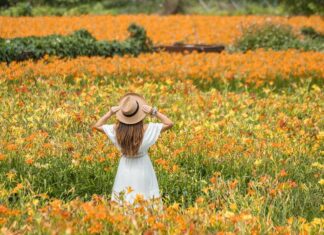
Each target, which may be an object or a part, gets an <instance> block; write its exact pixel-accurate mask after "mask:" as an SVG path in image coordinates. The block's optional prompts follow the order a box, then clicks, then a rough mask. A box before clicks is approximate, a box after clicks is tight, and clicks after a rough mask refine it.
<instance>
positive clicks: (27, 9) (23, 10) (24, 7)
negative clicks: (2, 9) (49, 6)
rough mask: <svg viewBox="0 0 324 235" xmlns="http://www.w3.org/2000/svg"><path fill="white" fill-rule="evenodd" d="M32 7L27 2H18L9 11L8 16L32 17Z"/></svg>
mask: <svg viewBox="0 0 324 235" xmlns="http://www.w3.org/2000/svg"><path fill="white" fill-rule="evenodd" d="M32 9H33V7H32V5H31V4H30V3H29V2H20V3H18V4H17V5H15V6H14V7H11V8H10V10H9V12H8V13H9V15H10V16H32V15H33V13H32Z"/></svg>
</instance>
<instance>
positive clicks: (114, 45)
mask: <svg viewBox="0 0 324 235" xmlns="http://www.w3.org/2000/svg"><path fill="white" fill-rule="evenodd" d="M128 31H129V32H130V37H129V38H128V39H126V40H124V41H121V42H119V41H97V40H96V39H95V38H94V37H93V36H92V35H91V34H90V33H89V32H88V31H87V30H84V29H82V30H78V31H75V32H74V33H72V34H70V35H66V36H64V35H57V34H53V35H49V36H45V37H35V36H30V37H23V38H13V39H3V38H0V61H6V62H7V63H10V62H12V61H22V60H27V59H34V60H37V59H40V58H42V57H44V56H45V55H55V56H58V57H60V58H65V57H72V58H74V57H77V56H103V57H111V56H114V55H124V54H131V55H135V56H136V55H138V54H140V53H141V52H147V51H150V50H151V48H152V42H151V40H150V39H149V38H148V37H147V36H146V31H145V29H143V28H142V27H140V26H138V25H135V24H131V25H130V26H129V27H128Z"/></svg>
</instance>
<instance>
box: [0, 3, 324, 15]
mask: <svg viewBox="0 0 324 235" xmlns="http://www.w3.org/2000/svg"><path fill="white" fill-rule="evenodd" d="M323 12H324V4H323V0H0V15H7V16H36V15H82V14H96V15H100V14H138V13H146V14H165V15H168V14H207V15H208V14H211V15H246V14H263V15H264V14H271V15H312V14H319V15H323Z"/></svg>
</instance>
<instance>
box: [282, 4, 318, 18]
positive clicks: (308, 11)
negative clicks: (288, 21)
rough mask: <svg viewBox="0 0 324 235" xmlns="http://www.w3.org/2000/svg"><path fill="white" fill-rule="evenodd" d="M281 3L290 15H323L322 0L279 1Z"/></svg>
mask: <svg viewBox="0 0 324 235" xmlns="http://www.w3.org/2000/svg"><path fill="white" fill-rule="evenodd" d="M281 2H282V3H283V4H284V6H285V8H286V9H287V10H288V11H289V12H290V13H292V14H301V15H312V14H316V13H319V14H323V13H324V4H323V1H322V0H297V1H296V0H281Z"/></svg>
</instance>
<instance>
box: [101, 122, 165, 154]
mask: <svg viewBox="0 0 324 235" xmlns="http://www.w3.org/2000/svg"><path fill="white" fill-rule="evenodd" d="M162 128H163V123H153V122H150V123H148V125H147V128H146V130H145V132H144V136H143V139H142V143H141V145H140V147H139V150H138V154H137V155H136V156H124V155H123V157H127V158H138V157H142V156H144V155H145V154H147V153H148V152H147V151H148V149H149V148H150V147H151V146H152V145H153V144H154V143H155V142H156V140H157V139H158V137H159V135H160V133H161V130H162ZM103 130H104V132H105V133H106V135H107V136H108V137H109V139H110V140H111V142H112V143H113V144H114V145H115V146H116V147H117V148H118V149H119V151H121V147H120V146H119V144H118V142H117V138H116V130H115V128H114V124H110V125H103Z"/></svg>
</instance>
